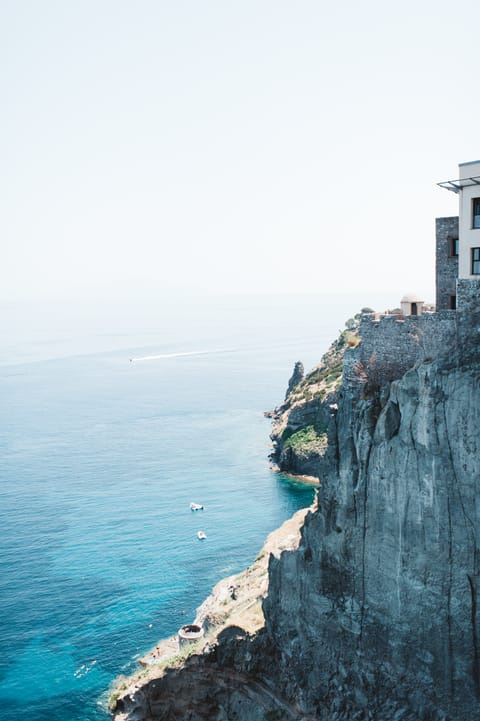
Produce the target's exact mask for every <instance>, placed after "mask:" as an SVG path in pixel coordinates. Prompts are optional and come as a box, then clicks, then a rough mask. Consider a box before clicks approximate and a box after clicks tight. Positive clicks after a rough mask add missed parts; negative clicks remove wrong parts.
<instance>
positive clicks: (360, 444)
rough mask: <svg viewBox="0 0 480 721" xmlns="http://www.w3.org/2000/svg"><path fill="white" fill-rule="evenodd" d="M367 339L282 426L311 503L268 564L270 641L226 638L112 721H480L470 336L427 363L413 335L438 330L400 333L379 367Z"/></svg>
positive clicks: (292, 401) (479, 442)
mask: <svg viewBox="0 0 480 721" xmlns="http://www.w3.org/2000/svg"><path fill="white" fill-rule="evenodd" d="M450 318H453V316H451V317H450ZM366 322H367V321H366ZM372 322H373V321H372V319H371V318H370V319H369V320H368V323H369V325H368V326H365V328H366V332H365V333H364V334H363V333H362V329H360V336H361V338H362V342H361V343H360V344H359V345H357V344H356V341H355V340H354V339H350V342H347V340H346V339H345V338H344V339H343V341H342V339H340V341H338V342H337V344H334V346H332V348H331V349H330V351H329V353H328V354H327V356H326V357H324V359H323V361H322V364H321V365H320V366H319V367H318V368H317V369H314V371H312V372H311V373H310V374H308V375H307V376H306V378H305V379H303V380H301V381H300V382H299V383H298V384H297V385H296V386H295V387H294V388H292V389H291V391H290V393H289V395H288V397H287V400H286V402H285V403H284V404H283V406H282V407H280V408H279V409H277V410H276V411H275V412H274V430H273V439H274V442H275V451H274V454H275V459H276V461H277V462H278V463H279V465H280V466H281V467H282V468H285V469H288V470H293V471H295V470H299V471H300V472H309V473H311V474H312V475H316V476H318V477H320V479H321V485H320V489H319V493H318V500H317V507H316V508H315V509H313V510H312V511H311V512H309V513H308V514H307V515H306V517H305V522H304V524H303V528H302V533H301V541H300V543H299V545H298V547H297V548H295V549H293V550H284V551H283V552H282V553H281V554H279V555H278V554H277V556H275V555H271V556H270V561H269V579H268V595H267V596H266V598H265V600H264V602H263V611H264V617H265V625H264V626H262V627H261V628H260V629H259V630H258V631H256V633H254V634H252V635H250V634H248V633H246V632H245V630H242V629H241V628H239V627H238V626H233V627H230V628H228V627H227V628H226V629H225V630H224V631H223V632H222V633H220V634H219V635H218V636H217V637H216V639H215V641H214V643H212V644H211V645H210V646H209V647H208V649H206V651H205V653H204V654H202V655H194V656H192V657H190V658H189V659H187V660H186V661H185V662H184V663H183V665H182V666H181V667H180V668H177V669H174V670H172V671H166V672H165V673H164V675H163V677H162V678H159V679H156V680H155V681H154V682H151V683H150V685H147V686H143V687H141V688H140V689H139V690H138V691H136V692H133V694H132V696H131V698H130V700H129V701H128V703H127V702H126V700H125V699H124V698H123V699H122V698H120V703H119V707H118V708H119V709H121V710H122V712H123V714H124V715H123V716H121V718H125V719H128V720H129V721H133V719H135V720H136V721H141V720H143V719H145V720H147V719H152V720H153V719H165V720H167V719H168V720H171V721H173V720H174V719H189V720H190V721H203V720H204V719H216V720H217V721H227V720H228V721H234V719H241V720H242V721H265V720H267V721H268V720H270V721H275V720H277V721H280V720H281V719H296V720H297V721H306V720H307V719H308V720H311V721H313V719H317V720H318V721H353V720H354V719H368V720H370V721H447V719H448V721H465V720H466V719H473V720H475V719H480V710H479V709H480V706H479V700H480V631H479V622H480V610H479V596H478V594H479V585H480V575H479V552H478V536H479V532H480V501H479V500H478V499H479V498H480V493H479V492H480V487H479V486H480V474H479V471H478V460H477V459H478V453H479V450H480V448H479V446H480V439H479V435H478V429H479V427H480V373H479V370H480V365H479V362H478V351H477V350H476V349H477V348H478V329H477V328H476V327H475V329H474V328H471V333H470V335H469V338H470V340H469V341H468V342H467V341H466V340H465V339H467V333H466V332H463V331H462V329H464V330H465V328H466V319H465V317H462V316H461V315H459V316H458V328H459V329H460V331H462V334H459V333H458V332H455V328H453V326H452V321H451V320H448V324H449V325H448V334H449V335H448V338H449V343H453V344H454V345H453V346H452V345H450V347H447V345H446V344H445V342H443V343H442V342H441V340H442V339H441V338H440V339H439V337H438V332H437V334H435V333H434V332H433V331H432V332H431V338H432V344H433V343H435V344H436V345H437V346H438V348H439V351H438V353H435V354H433V353H432V348H431V344H430V345H429V342H426V341H424V338H423V336H422V334H421V333H419V331H418V329H419V328H420V330H421V329H422V327H423V326H422V325H421V323H424V324H425V327H426V328H427V333H426V334H425V337H426V336H427V335H428V333H430V330H431V328H434V326H433V324H434V323H436V322H437V321H432V320H431V319H426V320H425V321H421V322H420V323H419V324H418V326H413V325H411V326H410V325H409V324H408V323H407V324H403V325H402V326H401V327H400V325H398V328H397V326H395V329H394V330H392V331H391V332H392V333H393V334H397V335H398V334H406V333H408V334H409V335H408V338H409V341H408V342H409V343H410V344H411V353H410V355H408V359H407V361H405V362H404V361H403V359H402V356H401V355H400V356H399V355H398V350H397V349H396V347H395V353H394V354H391V355H390V357H388V353H386V354H385V353H384V355H383V356H381V353H380V352H378V355H377V356H376V357H375V353H372V349H371V348H370V347H369V342H370V341H369V340H368V339H369V338H373V337H375V338H376V340H375V343H376V345H377V347H378V332H377V330H376V327H374V326H373V325H372ZM382 322H383V321H382ZM393 322H396V321H388V323H393ZM438 323H439V324H440V323H443V320H442V318H441V317H440V316H439V319H438ZM455 323H456V321H454V324H455ZM450 326H452V328H453V331H452V332H451V327H450ZM389 327H391V328H393V327H394V326H393V325H391V326H389ZM438 327H440V325H439V326H438ZM412 329H413V330H412ZM434 329H435V328H434ZM369 333H370V334H371V335H370V336H369ZM375 334H377V335H375ZM395 337H397V336H395ZM399 337H403V336H399ZM428 337H430V336H428ZM446 337H447V336H445V338H446ZM459 337H461V338H462V339H463V340H465V343H466V345H465V346H462V348H460V349H459V348H458V338H459ZM419 338H420V341H421V342H419V341H418V339H419ZM445 338H444V341H445ZM372 343H373V341H372ZM348 346H350V349H347V350H345V348H348ZM355 346H356V347H355ZM399 347H400V350H401V345H400V346H399ZM453 351H455V352H453ZM343 356H344V357H343ZM342 357H343V360H342ZM338 360H340V362H341V363H343V375H342V382H341V383H340V373H339V372H337V371H335V370H334V368H335V364H336V362H337V361H338ZM337 370H338V369H337ZM292 439H293V440H292ZM289 441H290V442H289ZM136 694H137V696H138V698H140V695H141V697H142V699H143V700H142V703H137V704H135V699H136ZM180 697H181V699H182V704H181V708H180V707H179V705H178V698H180ZM119 718H120V716H119Z"/></svg>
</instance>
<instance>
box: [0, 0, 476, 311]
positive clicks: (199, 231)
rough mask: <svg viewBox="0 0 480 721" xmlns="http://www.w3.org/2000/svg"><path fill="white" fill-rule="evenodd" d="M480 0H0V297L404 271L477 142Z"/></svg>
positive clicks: (380, 286) (429, 238)
mask: <svg viewBox="0 0 480 721" xmlns="http://www.w3.org/2000/svg"><path fill="white" fill-rule="evenodd" d="M479 22H480V3H478V0H464V2H462V3H461V4H460V5H459V4H454V3H452V2H451V0H449V1H448V2H445V0H415V1H413V0H404V2H402V3H389V2H385V0H365V2H362V3H359V2H358V1H354V0H343V1H342V0H339V1H337V2H335V3H333V2H331V1H330V2H324V1H323V0H316V1H314V0H295V2H293V0H290V1H286V0H275V1H274V0H255V2H254V1H253V0H204V1H203V2H200V1H199V0H196V1H195V0H170V1H169V2H166V1H165V0H136V2H132V1H131V0H129V1H128V2H127V1H126V0H95V1H94V2H93V1H92V0H81V1H80V0H77V1H75V0H58V1H54V0H42V1H41V2H39V0H2V2H1V3H0V93H1V98H2V103H1V111H0V112H1V126H2V133H1V138H0V154H1V155H0V166H1V168H2V171H3V172H1V174H0V176H1V181H0V182H1V188H0V189H1V193H0V196H1V197H0V237H1V244H2V253H1V263H0V301H23V300H30V301H31V300H34V301H41V300H47V301H67V300H76V301H78V300H80V301H81V300H82V299H83V298H89V299H107V298H108V299H113V300H114V299H117V298H122V299H125V298H128V297H134V296H137V297H143V296H144V297H149V298H156V297H162V296H164V295H165V294H167V295H168V294H175V293H180V294H182V293H189V294H195V293H200V294H217V293H218V294H222V293H230V294H232V293H240V294H257V293H261V294H276V293H327V294H328V293H348V292H362V291H363V290H366V291H368V290H372V289H375V291H378V292H388V293H391V294H392V299H393V300H392V303H393V304H395V302H397V304H398V300H399V295H401V294H403V293H404V292H407V291H412V290H413V291H416V292H420V293H421V294H422V295H424V297H425V299H426V300H433V299H434V248H435V239H434V218H435V217H436V216H446V215H456V214H457V197H456V196H455V195H454V194H453V193H449V192H448V191H446V190H443V189H440V188H438V186H437V185H436V183H437V182H440V181H444V180H449V179H454V178H457V177H458V163H460V162H466V161H470V160H476V159H478V158H479V157H480V147H479V141H478V126H479V114H480V113H479V111H480V95H479V94H478V92H477V86H478V80H477V75H478V25H479Z"/></svg>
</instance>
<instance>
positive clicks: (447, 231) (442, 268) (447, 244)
mask: <svg viewBox="0 0 480 721" xmlns="http://www.w3.org/2000/svg"><path fill="white" fill-rule="evenodd" d="M435 230H436V254H435V258H436V288H437V295H436V307H437V310H449V309H451V308H452V305H451V299H452V298H453V297H455V296H456V280H457V278H458V255H452V249H453V245H452V243H453V241H454V239H456V238H458V217H457V216H453V217H450V218H437V219H436V221H435Z"/></svg>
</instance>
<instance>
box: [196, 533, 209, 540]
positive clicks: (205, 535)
mask: <svg viewBox="0 0 480 721" xmlns="http://www.w3.org/2000/svg"><path fill="white" fill-rule="evenodd" d="M197 537H198V540H199V541H203V540H204V539H205V538H206V537H207V534H206V533H204V532H203V531H198V532H197Z"/></svg>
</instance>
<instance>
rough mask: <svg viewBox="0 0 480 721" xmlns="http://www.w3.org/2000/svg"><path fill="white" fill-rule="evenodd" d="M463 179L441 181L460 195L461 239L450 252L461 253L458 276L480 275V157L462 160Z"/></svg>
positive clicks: (459, 234)
mask: <svg viewBox="0 0 480 721" xmlns="http://www.w3.org/2000/svg"><path fill="white" fill-rule="evenodd" d="M459 176H460V177H459V179H458V180H448V181H446V182H444V183H439V185H440V186H441V187H442V188H447V190H451V191H453V192H454V193H457V194H458V196H459V215H458V238H452V239H451V240H452V243H453V245H452V246H451V247H450V249H449V252H450V254H451V255H452V256H455V255H456V256H458V276H457V277H458V278H478V277H479V276H480V160H474V161H472V162H470V163H460V165H459Z"/></svg>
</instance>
